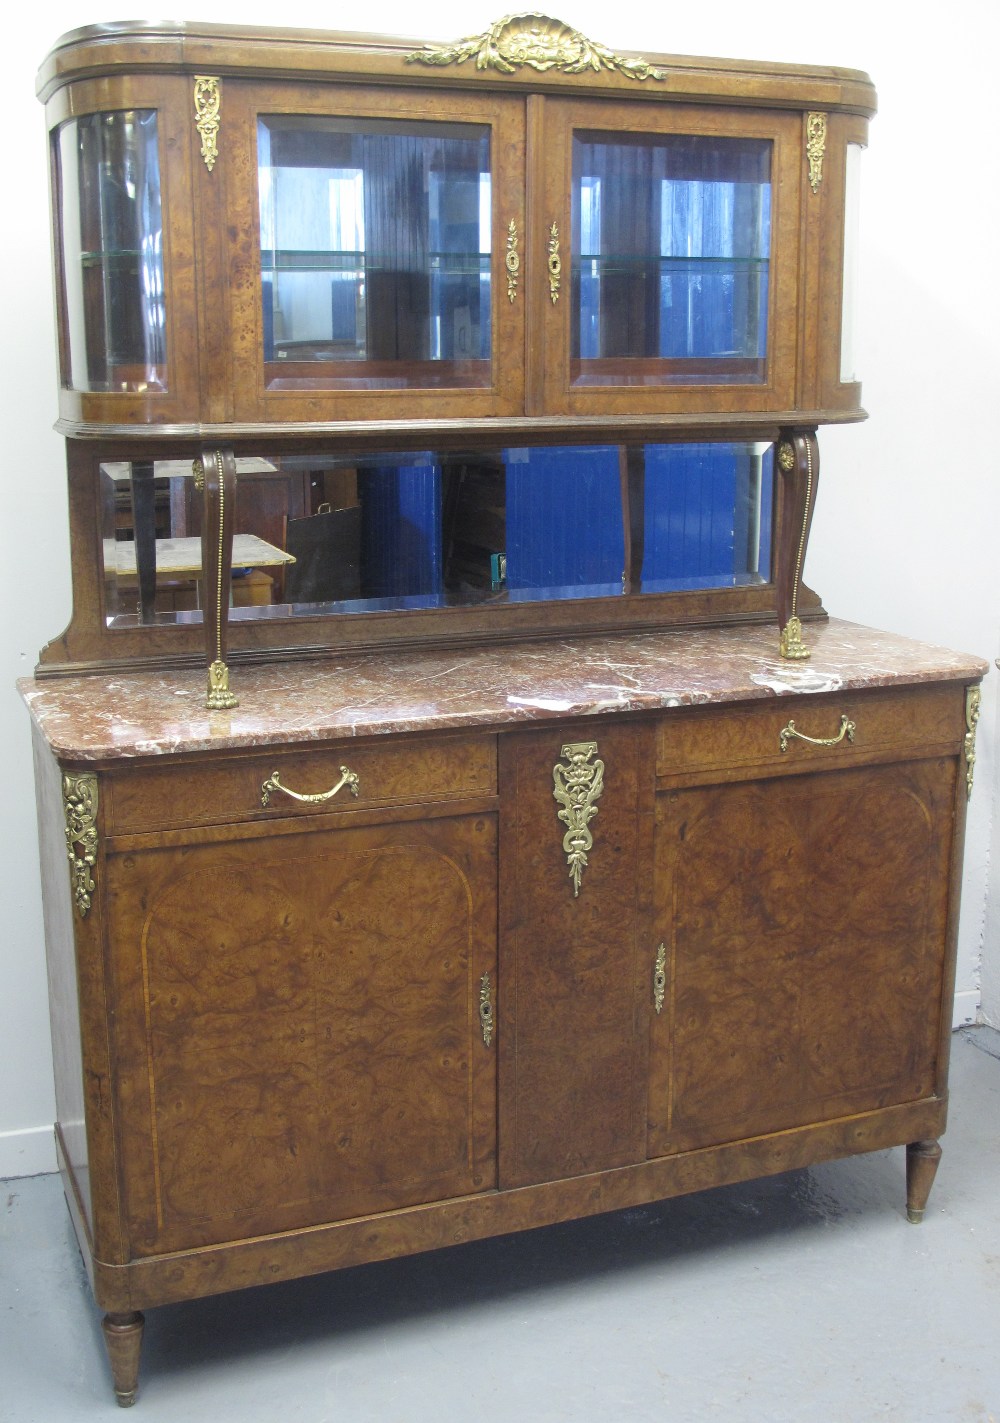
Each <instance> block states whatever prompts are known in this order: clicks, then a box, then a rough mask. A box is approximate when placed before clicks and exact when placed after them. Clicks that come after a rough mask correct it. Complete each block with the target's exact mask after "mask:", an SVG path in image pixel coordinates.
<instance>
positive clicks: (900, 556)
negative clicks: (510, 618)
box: [0, 0, 1000, 1176]
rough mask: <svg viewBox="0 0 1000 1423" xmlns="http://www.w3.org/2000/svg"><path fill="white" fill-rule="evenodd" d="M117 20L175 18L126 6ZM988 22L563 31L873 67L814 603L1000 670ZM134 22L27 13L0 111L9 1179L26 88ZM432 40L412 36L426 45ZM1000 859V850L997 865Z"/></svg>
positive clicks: (20, 843)
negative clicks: (842, 375)
mask: <svg viewBox="0 0 1000 1423" xmlns="http://www.w3.org/2000/svg"><path fill="white" fill-rule="evenodd" d="M120 8H121V9H124V10H127V11H128V14H127V16H126V17H127V18H130V19H139V18H143V17H147V18H154V17H159V14H160V11H159V8H157V9H154V10H148V11H142V10H140V9H139V7H138V6H135V7H132V8H131V9H129V7H127V6H124V7H120ZM503 9H504V6H503V5H501V4H500V3H497V4H496V6H495V7H494V6H492V5H491V6H484V4H483V3H482V0H480V3H477V4H476V5H475V6H473V7H472V8H470V6H469V4H468V3H467V0H465V3H462V4H458V3H455V0H439V3H438V4H437V5H436V6H434V7H433V13H432V15H431V17H430V18H429V19H427V20H425V19H424V18H423V13H424V12H421V11H417V10H414V8H413V6H412V5H410V4H404V3H402V0H376V3H374V4H372V5H370V6H369V7H367V8H366V9H365V10H363V11H357V12H351V13H350V14H349V13H348V12H347V11H344V10H339V11H337V12H336V13H335V12H334V11H331V9H330V6H329V5H326V4H324V5H318V4H315V3H302V4H300V5H298V6H295V7H292V8H290V9H288V10H285V11H282V13H281V15H280V17H278V18H279V19H280V20H281V22H283V23H287V24H294V25H301V26H303V27H307V28H316V29H322V28H324V27H326V26H328V25H329V24H330V23H331V22H332V23H343V24H345V25H350V24H351V22H352V18H353V15H354V14H356V16H357V26H358V27H359V28H361V27H364V28H367V29H370V30H380V31H383V32H386V33H390V34H391V33H396V34H412V33H414V31H415V30H416V31H417V33H418V34H419V35H420V38H435V39H451V38H455V37H458V36H459V35H464V34H468V33H470V32H473V31H477V30H481V29H483V28H485V27H486V25H487V24H488V23H489V22H490V21H492V20H493V19H495V18H498V17H499V14H500V13H501V11H502V10H503ZM192 11H193V13H189V15H188V18H192V19H194V18H198V19H204V20H217V21H222V22H226V23H246V24H261V25H266V24H268V23H270V22H272V21H273V19H274V18H275V11H274V6H273V4H265V3H262V0H239V3H236V0H213V3H212V4H211V5H210V6H209V7H208V8H207V9H206V10H205V11H203V12H201V13H200V14H199V13H198V12H197V11H195V10H194V7H192ZM996 13H997V7H996V4H995V0H952V3H951V4H949V5H948V6H946V7H941V6H939V5H936V4H935V5H931V4H929V3H921V0H916V3H911V4H909V5H906V6H903V5H902V4H901V3H898V0H892V3H889V0H865V3H860V0H838V3H837V4H836V5H832V6H831V5H823V6H803V5H802V4H801V0H764V3H762V4H758V5H753V6H751V5H748V4H746V0H714V3H712V4H711V5H706V4H703V5H691V6H656V7H649V8H647V7H639V6H632V7H623V8H622V9H620V10H619V9H616V8H614V7H611V8H610V9H609V7H608V6H607V5H605V4H598V3H596V0H559V6H558V9H557V10H556V14H557V16H558V18H560V19H563V20H565V21H567V22H568V23H570V24H573V25H576V26H577V27H578V28H579V29H581V30H583V31H584V33H586V34H588V35H590V36H591V37H592V38H594V39H600V40H602V41H604V42H605V43H607V44H610V45H611V46H612V47H616V46H617V47H621V48H623V49H624V48H633V49H645V50H647V51H659V52H664V53H675V54H717V55H727V56H737V57H740V58H757V59H764V60H787V61H791V62H803V63H820V64H838V65H846V66H849V67H853V68H859V69H865V70H867V71H868V72H869V73H870V74H871V75H872V77H873V78H874V80H875V82H876V85H877V86H878V90H879V100H880V110H881V112H880V115H879V117H878V118H877V119H876V120H875V122H874V124H873V126H872V134H871V148H870V151H869V153H868V154H867V155H866V159H865V165H864V168H865V172H864V194H863V212H862V244H863V254H862V282H863V305H864V310H863V313H862V317H861V333H860V345H861V356H860V372H861V375H862V377H863V381H864V403H865V405H866V407H867V408H868V409H869V410H870V411H871V420H870V421H869V422H868V423H867V424H865V425H861V426H852V427H848V428H846V429H839V430H829V431H826V432H821V440H820V448H821V454H822V463H823V470H822V477H821V485H820V497H819V504H818V509H817V514H816V521H815V523H814V526H813V529H814V532H813V541H812V549H811V552H810V555H809V560H808V564H807V569H806V576H807V581H808V582H809V583H810V584H811V585H812V586H813V587H815V588H816V589H817V590H818V591H819V592H820V593H822V595H823V598H824V601H825V603H826V606H827V608H828V609H829V610H830V611H831V612H832V613H834V614H836V615H839V616H844V617H849V618H853V619H855V620H857V621H861V622H866V623H871V624H874V625H876V626H881V627H885V628H890V629H893V630H895V631H898V632H902V633H907V634H909V635H911V636H916V637H922V638H924V639H925V640H928V641H937V642H941V643H945V644H950V645H952V646H956V647H961V648H962V649H964V650H968V651H973V652H976V653H978V654H980V655H981V656H983V657H989V658H993V657H994V656H995V655H996V654H997V653H998V651H1000V576H998V573H997V569H998V568H1000V457H998V454H997V437H996V433H995V431H994V429H993V417H994V415H995V412H996V410H997V407H998V403H1000V396H998V388H1000V381H998V374H1000V372H998V359H997V344H996V333H997V332H998V330H1000V299H998V295H997V292H998V285H1000V284H998V280H997V273H996V268H997V259H998V249H997V242H998V236H997V235H998V231H1000V221H998V218H1000V213H998V184H997V176H996V154H995V145H994V140H993V134H994V128H995V123H994V113H993V93H994V90H995V73H994V71H995V59H996V54H997V43H996V41H997V29H998V25H997V19H996ZM115 18H119V7H118V6H117V5H116V6H115V7H114V10H113V13H109V12H100V11H96V10H93V9H82V10H81V9H80V8H79V4H78V3H75V4H72V5H70V4H67V3H66V0H50V3H49V4H47V5H45V6H39V7H38V9H37V10H36V9H35V8H34V7H32V6H29V7H28V8H27V9H26V10H21V9H20V7H18V9H17V11H16V12H15V15H14V17H13V19H8V21H7V22H6V24H5V33H6V34H7V43H8V44H9V45H10V50H9V51H8V57H7V60H6V61H5V64H4V72H5V74H6V76H7V77H6V79H5V81H4V84H3V86H2V88H0V106H2V109H3V122H2V123H0V134H2V135H3V137H4V159H5V173H6V181H5V191H6V193H7V200H6V202H5V204H4V218H5V223H4V236H3V238H2V242H3V246H4V249H5V250H4V258H5V260H4V261H3V264H2V266H0V283H2V290H3V308H2V309H3V313H4V320H3V325H2V331H0V404H2V413H3V427H2V428H3V431H4V448H5V452H6V453H5V470H6V478H5V488H4V510H5V517H4V518H3V519H2V521H0V541H2V556H0V568H2V569H3V570H5V576H4V579H3V581H2V584H0V589H2V596H3V597H4V599H5V603H6V614H5V616H4V618H3V623H2V626H3V640H2V647H0V655H2V662H0V668H2V676H0V720H2V726H3V744H4V745H5V746H6V747H7V753H6V764H5V766H4V775H3V788H4V795H3V808H2V812H0V821H2V840H0V873H2V884H3V894H4V900H3V902H4V913H3V920H2V925H3V927H2V930H0V1176H3V1175H16V1174H29V1173H31V1172H33V1171H39V1170H47V1169H50V1168H51V1167H52V1165H53V1157H52V1149H51V1144H50V1136H51V1132H50V1127H51V1122H52V1119H53V1114H54V1105H53V1093H52V1083H51V1070H50V1066H49V1042H48V1019H47V1010H46V994H45V974H44V966H43V950H42V928H41V905H40V899H39V890H38V869H37V859H36V850H35V832H34V802H33V791H32V783H31V767H30V749H29V738H28V720H27V716H26V714H25V712H24V709H23V707H22V706H21V704H20V702H19V700H18V699H17V697H16V696H15V693H14V691H13V690H12V682H13V680H14V678H15V677H16V676H22V675H26V674H27V673H29V672H30V671H31V668H32V667H33V665H34V662H35V659H36V656H37V652H38V649H39V647H40V646H41V645H42V643H43V642H45V641H46V640H47V639H48V638H50V637H53V636H55V635H56V634H57V633H59V632H60V631H61V630H62V628H63V627H64V626H65V623H66V621H67V619H68V615H69V581H68V555H67V536H66V495H65V476H64V466H63V450H62V444H61V441H60V440H59V439H58V438H57V436H56V435H55V434H54V433H52V430H51V426H52V422H53V420H54V419H55V415H56V399H55V391H56V372H55V363H54V340H53V334H52V331H53V323H52V314H51V277H50V258H49V230H48V193H47V186H46V185H47V160H46V139H45V131H44V124H43V116H42V109H41V107H40V105H38V104H37V103H36V101H35V99H34V76H35V71H36V69H37V66H38V64H39V63H40V62H41V60H42V58H43V57H44V55H45V53H46V52H47V50H48V48H49V47H50V45H51V44H52V42H53V41H54V40H55V39H56V38H57V37H58V36H59V35H60V34H62V33H64V32H65V31H67V30H70V29H74V28H76V27H77V26H79V25H84V24H90V23H93V22H96V21H101V20H107V19H115ZM425 24H426V25H427V26H428V27H429V29H428V31H427V32H421V27H422V26H423V25H425ZM996 683H997V674H996V673H994V674H993V676H991V677H990V678H988V679H987V684H986V688H985V693H984V706H983V716H982V721H981V724H980V730H979V763H978V768H977V771H978V774H977V786H976V793H975V796H974V797H973V801H972V807H971V815H970V822H969V833H968V854H967V871H966V876H965V888H964V909H963V914H962V926H961V937H960V946H959V969H958V990H959V996H958V999H957V1003H958V1016H959V1019H960V1020H961V1019H971V1018H972V1017H973V1016H974V1015H975V1011H976V1004H977V998H978V992H979V981H980V952H981V949H982V946H983V942H984V933H985V941H986V961H985V966H984V968H983V970H982V985H983V994H984V1001H983V1010H984V1012H985V1014H986V1016H987V1017H988V1019H989V1020H990V1021H992V1022H993V1023H994V1024H997V1025H1000V942H998V940H1000V931H998V923H1000V892H997V891H996V890H995V891H994V897H993V900H992V901H991V905H990V915H989V918H988V921H987V917H986V909H987V867H988V860H989V849H990V843H991V823H992V807H993V801H994V799H995V797H996V783H997V769H996V756H995V747H996V744H997V732H998V724H1000V723H998V710H997V697H996ZM995 848H996V851H997V853H1000V840H998V841H996V842H995Z"/></svg>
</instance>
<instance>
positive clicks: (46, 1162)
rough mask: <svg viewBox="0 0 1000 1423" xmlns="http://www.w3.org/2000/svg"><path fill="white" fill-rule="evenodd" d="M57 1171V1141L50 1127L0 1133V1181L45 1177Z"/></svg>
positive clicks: (25, 1128)
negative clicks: (4, 1179)
mask: <svg viewBox="0 0 1000 1423" xmlns="http://www.w3.org/2000/svg"><path fill="white" fill-rule="evenodd" d="M55 1170H56V1139H55V1132H54V1131H53V1128H52V1126H51V1125H49V1126H44V1127H24V1128H23V1129H22V1130H21V1131H2V1132H0V1179H2V1178H4V1177H8V1176H44V1175H46V1174H47V1173H48V1172H49V1171H55Z"/></svg>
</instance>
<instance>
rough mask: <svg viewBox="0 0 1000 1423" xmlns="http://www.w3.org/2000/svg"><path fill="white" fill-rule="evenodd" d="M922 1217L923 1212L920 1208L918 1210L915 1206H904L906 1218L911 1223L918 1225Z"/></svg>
mask: <svg viewBox="0 0 1000 1423" xmlns="http://www.w3.org/2000/svg"><path fill="white" fill-rule="evenodd" d="M923 1218H924V1213H923V1211H922V1210H919V1211H918V1210H917V1209H916V1207H915V1206H907V1207H906V1219H907V1220H908V1221H909V1222H910V1224H911V1225H919V1224H920V1222H921V1221H922V1220H923Z"/></svg>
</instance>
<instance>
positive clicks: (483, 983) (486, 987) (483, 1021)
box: [479, 973, 493, 1047]
mask: <svg viewBox="0 0 1000 1423" xmlns="http://www.w3.org/2000/svg"><path fill="white" fill-rule="evenodd" d="M479 1026H480V1027H481V1028H482V1030H483V1042H484V1043H485V1044H486V1046H487V1047H489V1045H490V1043H491V1042H492V1041H493V991H492V988H491V985H490V976H489V974H488V973H484V974H483V976H482V978H481V979H480V980H479Z"/></svg>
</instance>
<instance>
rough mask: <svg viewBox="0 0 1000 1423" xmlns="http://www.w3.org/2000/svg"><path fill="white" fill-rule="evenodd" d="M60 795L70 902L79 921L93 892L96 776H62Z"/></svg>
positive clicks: (95, 861) (95, 837)
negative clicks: (71, 899)
mask: <svg viewBox="0 0 1000 1423" xmlns="http://www.w3.org/2000/svg"><path fill="white" fill-rule="evenodd" d="M62 795H63V814H64V816H65V819H66V853H67V855H68V856H69V863H70V875H71V877H72V884H73V902H74V904H75V905H76V907H77V911H78V913H79V915H80V918H81V919H83V918H85V917H86V914H87V910H88V909H89V908H90V905H91V896H92V895H93V893H94V889H95V885H94V875H93V869H94V866H95V865H96V864H97V777H96V776H93V775H82V776H76V775H69V774H67V775H64V776H63V778H62Z"/></svg>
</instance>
